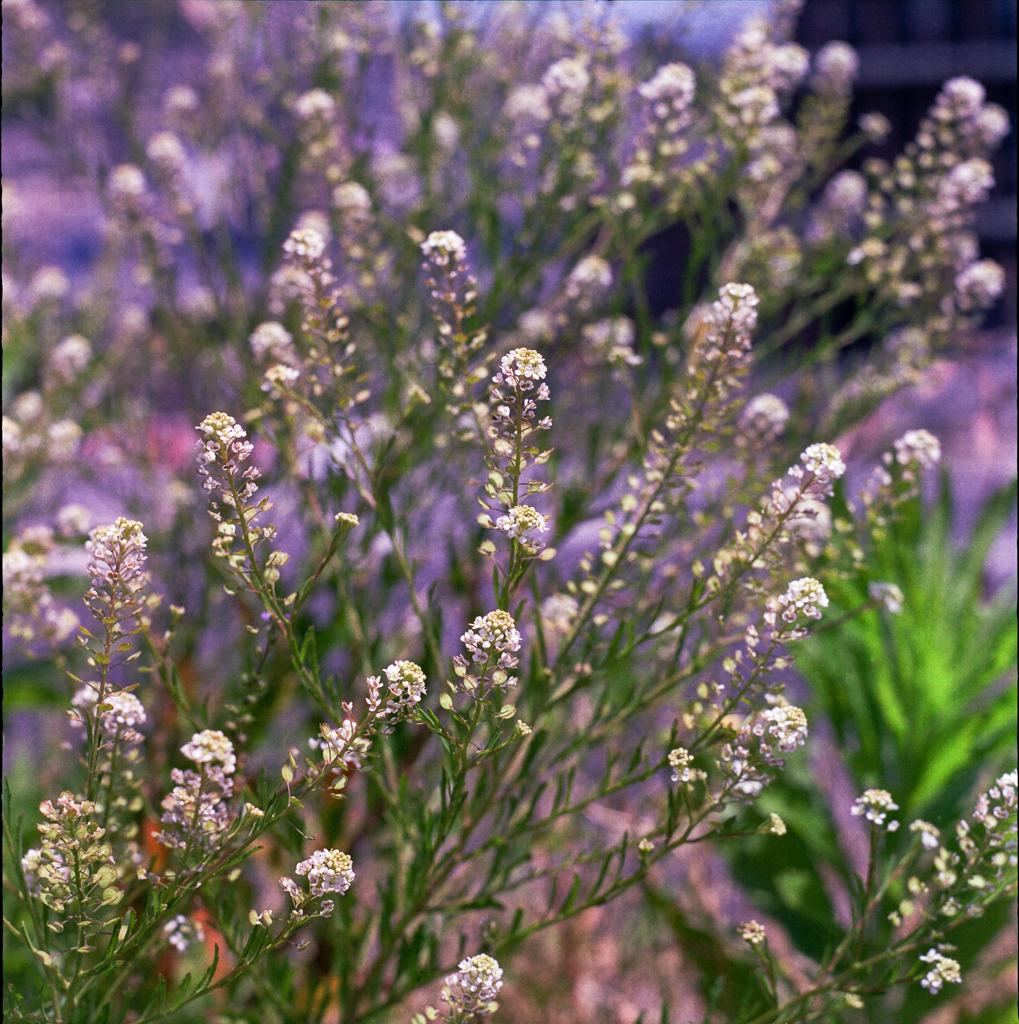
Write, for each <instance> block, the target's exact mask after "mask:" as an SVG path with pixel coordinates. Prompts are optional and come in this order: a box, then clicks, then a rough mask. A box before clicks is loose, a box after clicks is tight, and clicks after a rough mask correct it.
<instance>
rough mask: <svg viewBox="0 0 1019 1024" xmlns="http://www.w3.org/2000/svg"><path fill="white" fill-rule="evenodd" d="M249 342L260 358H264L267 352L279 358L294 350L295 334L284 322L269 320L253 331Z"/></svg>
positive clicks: (256, 356)
mask: <svg viewBox="0 0 1019 1024" xmlns="http://www.w3.org/2000/svg"><path fill="white" fill-rule="evenodd" d="M248 344H249V345H251V351H252V352H253V353H254V355H255V358H256V359H258V360H261V359H262V358H264V356H265V355H266V353H269V354H271V355H272V356H274V357H275V358H277V359H279V358H281V357H282V356H283V355H284V354H286V355H290V354H291V353H292V352H293V345H294V336H293V335H292V334H291V333H290V332H289V331H288V330H287V329H286V328H285V327H284V326H283V325H282V324H280V323H277V322H276V321H275V320H268V321H266V322H265V323H261V324H259V325H258V326H257V327H256V328H255V329H254V330H253V331H252V332H251V336H250V337H249V338H248Z"/></svg>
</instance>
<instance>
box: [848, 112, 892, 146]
mask: <svg viewBox="0 0 1019 1024" xmlns="http://www.w3.org/2000/svg"><path fill="white" fill-rule="evenodd" d="M856 123H857V126H858V127H859V129H860V131H861V132H863V134H864V135H866V136H867V138H869V139H870V141H871V142H875V143H880V142H884V140H885V139H887V138H888V136H889V135H890V134H891V132H892V122H891V121H889V120H888V118H887V117H885V115H884V114H879V113H877V112H871V113H868V114H861V115H860V118H859V120H858V121H857V122H856Z"/></svg>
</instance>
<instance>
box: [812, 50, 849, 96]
mask: <svg viewBox="0 0 1019 1024" xmlns="http://www.w3.org/2000/svg"><path fill="white" fill-rule="evenodd" d="M859 68H860V58H859V57H858V56H857V54H856V50H854V49H853V48H852V47H851V46H850V45H849V44H848V43H842V42H838V41H833V42H830V43H826V44H825V45H824V46H822V47H821V49H820V50H819V51H818V54H817V56H816V57H815V58H814V78H813V80H814V88H815V89H817V91H818V92H826V93H834V94H835V95H837V96H847V95H848V94H849V93H850V92H851V91H852V88H853V81H854V79H855V78H856V72H857V71H858V70H859Z"/></svg>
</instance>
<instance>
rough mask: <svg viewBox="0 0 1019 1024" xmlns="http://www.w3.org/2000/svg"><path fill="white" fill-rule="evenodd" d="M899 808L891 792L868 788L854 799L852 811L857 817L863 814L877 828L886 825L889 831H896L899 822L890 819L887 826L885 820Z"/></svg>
mask: <svg viewBox="0 0 1019 1024" xmlns="http://www.w3.org/2000/svg"><path fill="white" fill-rule="evenodd" d="M898 809H899V805H898V804H897V803H895V801H894V800H893V799H892V794H891V793H889V792H887V791H886V790H883V789H868V790H865V791H864V794H863V796H860V797H857V798H856V800H854V801H853V807H852V810H851V812H850V813H852V814H854V815H856V816H857V817H859V816H860V815H863V817H864V818H866V820H867V821H869V822H871V823H872V824H873V826H874V827H875V828H882V827H886V828H887V831H889V832H895V831H896V830H897V829H898V827H899V823H898V822H897V821H894V820H893V821H889V822H888V825H887V826H885V821H886V820H887V818H888V815H889V813H890V812H892V811H897V810H898Z"/></svg>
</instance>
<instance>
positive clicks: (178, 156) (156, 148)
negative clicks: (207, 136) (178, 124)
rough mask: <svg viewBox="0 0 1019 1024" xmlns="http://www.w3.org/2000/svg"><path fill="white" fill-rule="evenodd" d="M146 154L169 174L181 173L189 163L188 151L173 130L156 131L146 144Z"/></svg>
mask: <svg viewBox="0 0 1019 1024" xmlns="http://www.w3.org/2000/svg"><path fill="white" fill-rule="evenodd" d="M145 155H146V156H147V157H148V158H149V160H151V161H152V163H154V164H155V165H156V166H157V167H158V168H159V169H160V170H162V171H164V172H165V173H167V174H180V173H181V172H182V171H183V170H184V167H185V165H186V164H187V153H186V152H185V150H184V147H183V145H181V141H180V139H178V138H177V136H176V135H174V134H173V132H156V134H155V135H153V136H152V138H150V139H149V141H148V142H147V143H146V144H145Z"/></svg>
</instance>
